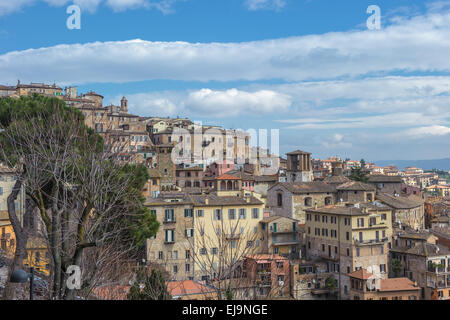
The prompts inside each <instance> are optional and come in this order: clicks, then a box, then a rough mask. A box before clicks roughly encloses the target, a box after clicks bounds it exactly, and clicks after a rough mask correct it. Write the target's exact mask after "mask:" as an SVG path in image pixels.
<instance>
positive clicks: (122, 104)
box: [120, 97, 128, 113]
mask: <svg viewBox="0 0 450 320" xmlns="http://www.w3.org/2000/svg"><path fill="white" fill-rule="evenodd" d="M120 111H122V112H125V113H128V100H127V98H125V97H123V98H122V100H120Z"/></svg>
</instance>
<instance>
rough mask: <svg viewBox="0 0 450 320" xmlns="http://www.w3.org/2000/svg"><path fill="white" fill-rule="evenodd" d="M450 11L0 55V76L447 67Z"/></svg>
mask: <svg viewBox="0 0 450 320" xmlns="http://www.w3.org/2000/svg"><path fill="white" fill-rule="evenodd" d="M449 33H450V13H449V12H444V13H439V14H430V15H425V16H419V17H414V18H412V19H410V20H402V21H401V22H399V23H398V24H395V25H391V26H389V27H387V28H385V29H382V30H380V31H369V30H364V31H348V32H338V33H327V34H322V35H310V36H302V37H292V38H282V39H276V40H263V41H254V42H242V43H187V42H150V41H144V40H130V41H117V42H94V43H87V44H71V45H58V46H54V47H48V48H40V49H30V50H24V51H14V52H9V53H6V54H3V55H0V82H14V81H16V80H17V79H18V78H19V79H21V80H22V81H25V82H26V81H36V79H37V78H40V79H41V81H54V80H56V81H57V82H59V83H77V84H82V83H86V82H128V81H144V80H153V79H171V80H185V81H210V80H216V81H235V80H249V81H252V80H267V79H285V80H288V81H297V80H298V81H303V80H308V79H335V78H337V77H343V76H360V75H367V74H375V75H379V74H380V73H387V72H394V71H399V70H403V71H407V72H417V71H427V72H428V71H432V72H448V71H450V59H448V57H447V56H448V52H450V37H448V35H449Z"/></svg>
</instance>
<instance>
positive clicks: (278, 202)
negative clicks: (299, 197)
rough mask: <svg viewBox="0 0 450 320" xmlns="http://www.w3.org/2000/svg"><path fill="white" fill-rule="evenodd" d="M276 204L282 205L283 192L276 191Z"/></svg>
mask: <svg viewBox="0 0 450 320" xmlns="http://www.w3.org/2000/svg"><path fill="white" fill-rule="evenodd" d="M277 205H278V206H279V207H282V206H283V194H281V193H277Z"/></svg>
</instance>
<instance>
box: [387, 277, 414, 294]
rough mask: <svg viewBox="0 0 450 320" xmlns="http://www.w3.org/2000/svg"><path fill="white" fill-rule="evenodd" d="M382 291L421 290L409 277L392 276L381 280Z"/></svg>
mask: <svg viewBox="0 0 450 320" xmlns="http://www.w3.org/2000/svg"><path fill="white" fill-rule="evenodd" d="M379 290H380V292H387V291H411V290H420V287H417V286H414V283H413V282H412V281H411V280H409V279H408V278H390V279H381V280H380V289H379Z"/></svg>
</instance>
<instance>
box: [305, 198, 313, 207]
mask: <svg viewBox="0 0 450 320" xmlns="http://www.w3.org/2000/svg"><path fill="white" fill-rule="evenodd" d="M305 206H306V207H311V206H312V198H311V197H307V198H305Z"/></svg>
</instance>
